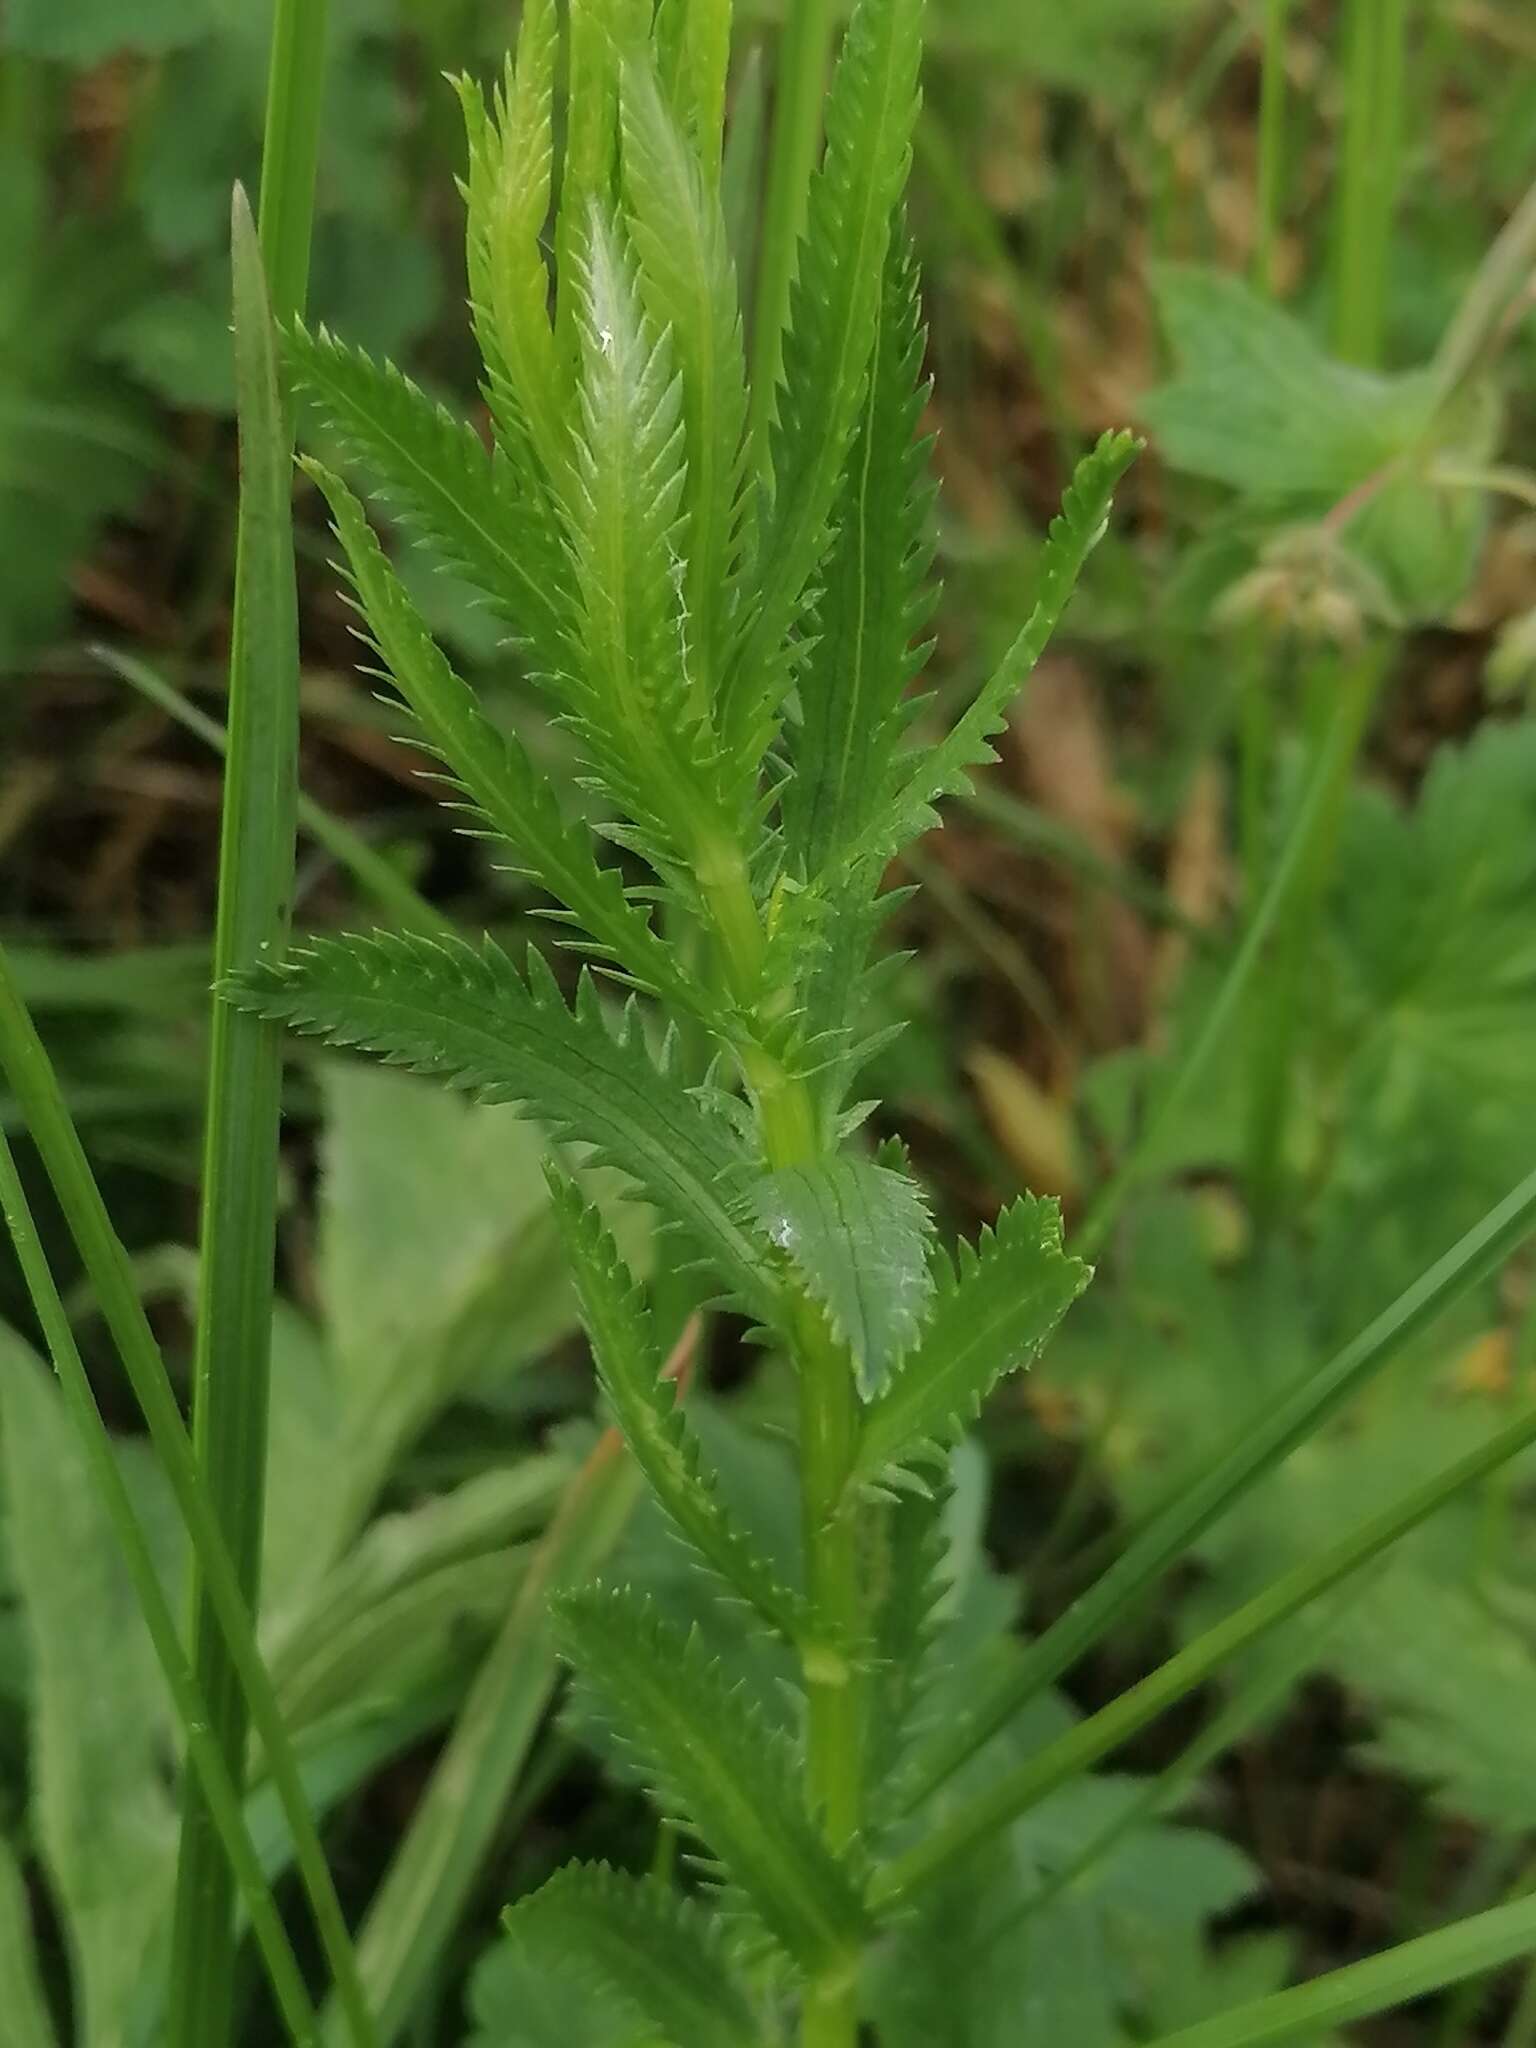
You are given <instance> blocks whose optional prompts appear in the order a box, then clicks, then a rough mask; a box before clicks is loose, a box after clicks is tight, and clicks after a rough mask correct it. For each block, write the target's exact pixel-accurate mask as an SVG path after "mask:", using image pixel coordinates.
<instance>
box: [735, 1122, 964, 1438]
mask: <svg viewBox="0 0 1536 2048" xmlns="http://www.w3.org/2000/svg"><path fill="white" fill-rule="evenodd" d="M742 1199H743V1204H744V1206H745V1208H746V1210H747V1213H748V1214H749V1215H750V1216H751V1218H752V1221H753V1223H754V1224H755V1225H756V1227H757V1229H758V1230H760V1231H761V1232H762V1234H763V1235H764V1236H765V1237H767V1238H768V1239H769V1240H770V1241H771V1242H772V1243H773V1244H775V1245H777V1246H778V1248H779V1250H780V1251H781V1252H782V1253H783V1254H784V1257H785V1258H786V1259H787V1260H788V1261H789V1263H790V1265H791V1266H792V1267H793V1268H794V1271H795V1275H796V1278H797V1279H798V1280H799V1281H800V1283H801V1284H802V1285H803V1286H804V1288H805V1289H806V1291H807V1293H808V1294H809V1295H810V1296H811V1298H812V1300H813V1301H815V1303H816V1304H817V1306H818V1307H819V1308H820V1309H821V1310H822V1312H823V1313H824V1314H825V1316H826V1318H827V1322H828V1325H829V1327H830V1329H831V1331H832V1334H833V1336H834V1337H836V1338H837V1340H838V1342H839V1343H841V1344H844V1345H846V1346H847V1348H848V1351H849V1353H850V1355H851V1356H852V1359H853V1365H854V1371H855V1373H856V1374H857V1376H858V1381H859V1390H860V1392H861V1393H862V1394H863V1396H864V1398H865V1400H866V1401H869V1400H873V1399H874V1398H875V1396H876V1395H877V1394H878V1393H879V1392H880V1390H881V1389H882V1388H883V1387H884V1386H885V1384H886V1383H887V1381H888V1380H889V1378H890V1376H891V1373H892V1371H893V1370H894V1369H895V1367H896V1365H897V1363H898V1362H899V1360H900V1359H901V1358H902V1357H903V1355H904V1354H905V1353H906V1352H907V1351H908V1350H909V1349H910V1348H911V1346H912V1343H913V1341H914V1339H915V1338H916V1336H917V1333H918V1329H919V1327H920V1325H921V1323H922V1318H923V1312H924V1310H925V1309H926V1308H927V1306H928V1299H929V1296H930V1294H931V1293H932V1290H933V1280H932V1276H931V1274H930V1273H929V1270H928V1236H929V1233H930V1231H931V1230H932V1227H933V1225H932V1219H931V1218H930V1216H929V1214H928V1207H927V1204H926V1203H925V1202H924V1200H923V1197H922V1194H921V1192H920V1190H919V1189H918V1187H917V1185H916V1183H915V1182H914V1181H912V1180H910V1179H908V1177H907V1176H906V1175H905V1174H903V1173H896V1172H893V1171H892V1170H891V1169H890V1168H889V1167H886V1166H875V1165H872V1164H871V1163H870V1162H869V1161H868V1160H864V1159H853V1158H841V1159H829V1160H827V1161H825V1162H824V1163H822V1164H820V1165H816V1166H794V1167H787V1168H785V1169H784V1170H783V1171H781V1172H778V1173H766V1174H762V1175H760V1176H759V1177H758V1178H756V1179H754V1180H753V1181H751V1182H750V1183H749V1184H748V1186H747V1188H746V1189H745V1191H744V1194H743V1198H742Z"/></svg>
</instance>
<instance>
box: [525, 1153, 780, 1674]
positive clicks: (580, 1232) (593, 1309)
mask: <svg viewBox="0 0 1536 2048" xmlns="http://www.w3.org/2000/svg"><path fill="white" fill-rule="evenodd" d="M547 1171H548V1175H549V1184H550V1192H551V1195H552V1196H553V1199H554V1208H555V1216H556V1219H557V1220H558V1222H559V1225H560V1230H561V1236H562V1238H563V1239H564V1242H565V1250H566V1256H567V1258H568V1259H569V1260H570V1265H571V1271H572V1274H573V1275H574V1277H575V1281H576V1291H577V1295H578V1298H579V1300H580V1302H581V1314H582V1321H583V1323H584V1324H585V1325H586V1330H587V1336H588V1338H589V1339H590V1340H591V1344H592V1357H593V1361H594V1363H595V1364H596V1366H597V1372H598V1378H599V1379H600V1380H601V1382H602V1386H603V1391H604V1393H605V1394H606V1395H607V1396H608V1401H609V1405H610V1406H611V1407H612V1409H613V1413H614V1417H615V1420H616V1421H617V1422H618V1425H619V1427H620V1429H622V1430H623V1432H624V1436H625V1439H626V1441H627V1442H628V1444H629V1447H630V1449H631V1451H632V1452H633V1453H634V1456H635V1461H636V1463H637V1464H638V1465H639V1467H640V1469H641V1471H642V1472H643V1473H644V1474H645V1477H646V1479H647V1481H648V1482H649V1485H650V1488H651V1491H652V1492H653V1493H654V1494H655V1496H656V1498H657V1499H658V1500H659V1501H660V1503H661V1505H662V1507H663V1508H664V1509H665V1510H666V1512H667V1514H668V1515H669V1516H670V1517H671V1519H672V1521H673V1522H674V1523H675V1524H676V1526H677V1529H678V1531H679V1533H680V1534H681V1535H682V1536H683V1537H684V1539H685V1540H686V1541H687V1542H688V1543H689V1544H690V1545H691V1546H692V1548H693V1549H694V1550H696V1551H697V1552H698V1554H699V1556H700V1557H701V1558H703V1559H704V1560H705V1561H706V1562H707V1563H708V1564H709V1565H710V1566H712V1567H713V1570H714V1571H715V1572H717V1573H718V1574H719V1575H720V1577H721V1578H722V1579H723V1580H724V1581H725V1583H726V1585H727V1587H729V1588H730V1589H731V1590H732V1591H733V1592H735V1593H736V1594H737V1595H738V1596H739V1597H740V1598H741V1599H743V1600H745V1601H746V1602H747V1603H748V1604H749V1605H750V1606H751V1607H753V1608H754V1609H755V1610H756V1611H757V1613H758V1614H759V1615H761V1616H762V1618H763V1619H764V1620H765V1621H766V1622H767V1623H768V1625H769V1626H770V1627H771V1628H774V1629H777V1630H778V1632H779V1633H780V1635H782V1636H784V1637H785V1638H786V1639H787V1640H789V1641H791V1642H803V1641H807V1640H809V1639H810V1636H811V1634H812V1626H813V1625H812V1622H811V1618H810V1615H809V1613H808V1611H807V1609H806V1605H805V1602H804V1600H803V1599H802V1598H801V1596H800V1595H799V1594H798V1593H793V1592H791V1591H790V1590H789V1589H788V1588H787V1587H785V1586H782V1585H780V1584H779V1582H778V1580H777V1578H776V1577H775V1575H774V1573H773V1571H772V1569H771V1568H770V1566H769V1565H768V1563H767V1561H766V1559H764V1558H763V1557H761V1556H760V1555H759V1554H758V1552H757V1551H756V1550H755V1549H754V1548H753V1546H752V1544H751V1542H750V1540H749V1539H748V1538H747V1536H746V1535H745V1534H744V1533H743V1532H742V1530H741V1529H739V1528H738V1527H737V1525H736V1523H735V1522H734V1521H732V1519H731V1517H730V1516H729V1515H728V1514H727V1512H726V1510H725V1508H724V1507H723V1506H722V1504H721V1501H720V1496H719V1493H718V1491H717V1489H716V1486H715V1482H714V1480H713V1478H712V1477H711V1476H710V1475H709V1474H708V1473H706V1471H705V1470H704V1465H703V1455H702V1451H701V1449H700V1445H699V1441H698V1438H697V1437H696V1436H695V1435H694V1433H693V1431H692V1429H690V1428H689V1426H688V1421H687V1418H686V1416H685V1415H684V1413H683V1410H682V1408H681V1406H680V1405H679V1403H678V1400H677V1390H676V1388H675V1387H673V1386H672V1385H671V1384H670V1383H669V1382H668V1381H667V1380H665V1379H664V1378H663V1377H662V1363H663V1361H662V1357H661V1352H660V1349H659V1347H658V1345H657V1342H656V1337H655V1333H654V1330H653V1328H652V1325H651V1319H650V1315H649V1312H648V1310H647V1308H646V1305H645V1295H644V1290H643V1289H642V1288H641V1287H640V1285H639V1283H638V1282H637V1281H636V1280H635V1279H634V1277H633V1276H632V1274H631V1273H630V1272H629V1269H628V1268H627V1267H626V1266H625V1264H624V1261H623V1258H622V1256H621V1255H620V1252H619V1248H618V1246H617V1245H616V1244H615V1243H614V1241H613V1238H612V1236H611V1234H610V1233H609V1231H608V1229H607V1226H606V1225H605V1224H604V1222H603V1219H602V1217H601V1215H600V1214H599V1213H598V1211H597V1210H596V1209H595V1208H594V1207H592V1205H591V1204H590V1203H588V1202H587V1201H586V1199H585V1198H584V1197H583V1195H582V1193H581V1190H580V1189H579V1188H578V1187H577V1186H576V1184H575V1182H574V1181H573V1180H572V1179H571V1178H570V1176H569V1175H568V1174H565V1173H563V1172H561V1171H560V1170H559V1169H558V1168H555V1167H553V1166H551V1167H550V1168H548V1169H547Z"/></svg>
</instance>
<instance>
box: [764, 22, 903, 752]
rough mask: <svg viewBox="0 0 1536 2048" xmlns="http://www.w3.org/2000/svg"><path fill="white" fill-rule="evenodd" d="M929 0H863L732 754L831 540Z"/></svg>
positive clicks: (846, 68)
mask: <svg viewBox="0 0 1536 2048" xmlns="http://www.w3.org/2000/svg"><path fill="white" fill-rule="evenodd" d="M922 12H923V10H922V0H858V4H857V5H856V6H855V7H854V10H853V15H852V18H851V19H850V21H849V24H848V32H847V35H846V37H845V39H844V43H843V48H842V54H841V56H840V58H839V61H838V65H837V71H836V74H835V76H834V78H833V81H832V86H831V90H830V92H829V94H828V97H827V111H826V130H827V145H826V154H825V157H824V160H823V162H822V164H821V166H820V168H819V170H818V171H817V173H816V176H815V178H814V180H813V182H812V186H811V193H810V202H809V211H808V215H807V225H806V233H805V239H804V241H803V243H802V245H801V252H800V270H799V275H798V278H797V280H796V285H795V290H794V294H793V298H792V303H791V315H790V325H789V332H788V334H787V336H786V339H785V346H784V380H783V386H782V389H781V391H780V393H779V394H778V396H779V405H778V420H777V431H776V432H775V435H774V439H773V481H772V499H771V504H770V506H769V507H768V508H767V509H766V511H765V513H764V516H763V520H762V534H761V545H760V547H759V550H758V552H757V554H756V556H755V557H754V561H755V566H756V570H757V574H758V577H759V579H760V580H759V583H758V587H757V590H756V592H755V603H754V606H753V610H752V614H751V616H750V619H749V620H748V622H747V625H746V629H745V635H744V640H743V644H742V647H741V652H740V656H739V660H738V664H737V669H736V673H735V677H734V681H733V684H732V689H731V695H730V699H729V702H728V705H727V719H726V725H725V737H726V743H727V746H728V747H729V748H730V750H731V751H732V752H733V753H736V752H749V753H750V752H761V750H762V745H763V739H764V735H765V733H766V731H767V730H769V729H771V726H772V723H773V720H774V718H775V717H776V714H777V712H778V708H779V705H780V703H781V701H782V699H783V696H784V693H785V689H786V687H787V684H788V680H789V671H788V668H787V665H786V662H785V660H784V646H785V641H786V639H787V636H788V635H789V633H790V631H791V629H792V628H793V626H794V624H795V622H796V620H797V618H798V616H799V614H800V611H801V608H802V606H803V604H804V600H805V593H806V588H807V585H808V584H809V583H810V582H811V580H812V578H813V577H814V575H815V573H816V570H817V568H818V565H819V563H820V561H821V557H822V555H823V553H824V552H825V548H826V541H827V522H828V519H829V518H830V516H831V512H832V507H833V504H834V501H835V499H836V495H837V486H838V479H839V478H840V477H841V475H842V473H843V469H844V466H845V464H846V462H847V460H848V452H849V448H850V445H851V443H852V440H853V434H854V429H855V426H856V424H857V421H858V417H859V407H860V404H861V402H862V400H863V396H864V390H865V386H866V382H867V379H868V376H869V369H870V363H871V361H872V359H873V354H874V347H875V338H876V332H877V329H878V326H879V314H880V300H881V293H882V290H883V280H884V276H885V259H886V251H887V249H888V248H889V246H890V240H891V230H892V221H893V216H894V214H895V211H896V206H897V202H898V200H899V198H900V195H901V189H902V186H903V184H904V182H905V179H906V173H907V164H908V160H909V155H910V150H911V141H912V129H913V124H914V122H915V121H916V118H917V106H918V65H919V58H920V54H921V42H922Z"/></svg>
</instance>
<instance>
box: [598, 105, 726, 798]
mask: <svg viewBox="0 0 1536 2048" xmlns="http://www.w3.org/2000/svg"><path fill="white" fill-rule="evenodd" d="M623 136H624V190H625V195H626V198H627V200H628V211H629V222H630V232H631V234H632V236H633V238H634V245H635V252H636V254H637V256H638V257H639V262H640V279H639V282H640V295H641V298H642V299H643V301H644V303H645V306H646V309H647V311H648V313H649V314H650V317H651V320H652V321H653V322H654V324H655V326H656V328H657V331H658V332H666V331H668V330H670V332H671V335H672V344H673V348H674V350H675V352H676V359H677V365H678V370H679V373H680V375H681V377H682V400H683V420H684V426H685V430H686V432H685V445H686V453H687V464H688V470H687V481H686V484H685V486H684V491H683V510H684V512H685V514H686V516H687V521H688V532H687V551H686V552H687V575H686V580H685V585H684V594H685V599H686V603H687V633H688V640H689V645H690V648H691V650H692V653H693V658H694V660H695V661H696V662H697V664H698V666H699V670H700V673H701V675H702V677H703V679H704V682H705V685H706V688H707V690H708V692H709V693H710V694H711V695H712V693H713V691H714V689H715V688H717V687H718V682H719V678H720V675H721V670H722V664H723V660H724V654H725V648H726V644H727V636H728V633H729V630H730V625H731V619H730V605H731V600H732V596H733V571H734V567H735V556H736V552H737V547H738V544H739V539H740V502H739V501H740V493H741V484H742V458H743V442H744V436H745V432H746V423H747V364H746V352H745V349H744V347H743V344H742V330H741V305H740V300H739V298H738V296H737V289H736V270H735V265H734V264H733V263H732V261H731V252H730V248H729V245H728V243H727V240H726V232H725V220H724V216H723V215H722V214H721V211H720V200H719V195H718V193H717V192H716V191H715V190H714V189H713V188H711V187H710V186H708V185H706V183H705V180H704V176H703V174H702V172H701V169H700V166H699V162H698V159H697V156H696V154H695V153H694V151H693V149H692V148H691V147H690V146H689V144H688V142H687V141H686V140H685V139H684V137H683V135H682V134H681V132H680V131H679V128H678V124H677V122H676V121H675V120H674V119H673V117H672V115H671V114H670V113H669V112H668V110H667V108H666V106H665V104H664V103H663V100H662V97H661V93H660V91H659V90H658V88H657V84H656V80H655V77H654V75H653V74H652V73H651V72H650V71H649V70H648V69H646V68H644V67H643V66H641V65H639V64H631V65H629V66H628V68H627V69H626V71H625V73H624V90H623ZM754 765H755V764H754Z"/></svg>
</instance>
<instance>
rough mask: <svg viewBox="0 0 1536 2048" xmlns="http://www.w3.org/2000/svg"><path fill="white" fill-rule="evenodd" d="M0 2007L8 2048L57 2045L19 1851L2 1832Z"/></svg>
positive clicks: (45, 2047) (0, 1848) (54, 2047)
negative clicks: (17, 1853)
mask: <svg viewBox="0 0 1536 2048" xmlns="http://www.w3.org/2000/svg"><path fill="white" fill-rule="evenodd" d="M0 2011H3V2012H4V2014H5V2025H6V2036H5V2038H6V2043H7V2048H58V2038H59V2037H58V2035H57V2034H56V2033H55V2032H54V2030H53V2021H52V2020H51V2019H50V2017H49V2015H48V2004H47V2000H46V1999H45V1998H44V1996H43V1983H42V1974H41V1971H40V1970H39V1967H38V1955H37V1943H36V1938H35V1937H34V1935H33V1932H32V1909H31V1905H30V1903H29V1901H28V1899H27V1887H26V1881H25V1879H24V1878H23V1876H22V1873H21V1866H20V1864H19V1863H18V1862H17V1860H16V1854H15V1851H14V1850H13V1849H12V1847H11V1845H10V1843H9V1842H8V1841H7V1840H6V1839H5V1837H4V1836H3V1835H0Z"/></svg>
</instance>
